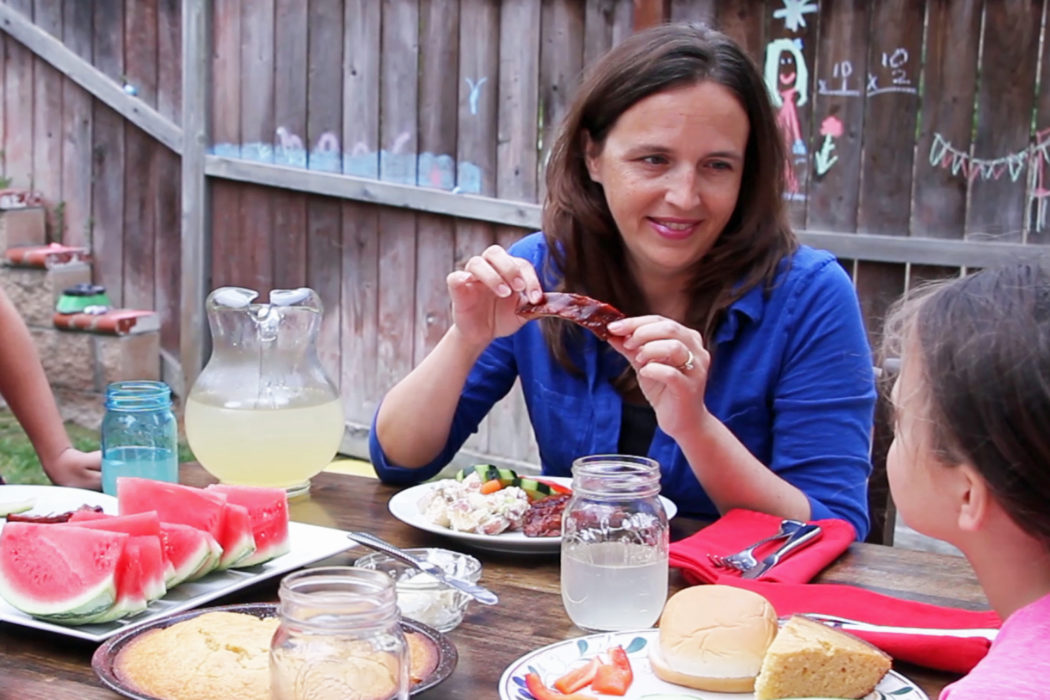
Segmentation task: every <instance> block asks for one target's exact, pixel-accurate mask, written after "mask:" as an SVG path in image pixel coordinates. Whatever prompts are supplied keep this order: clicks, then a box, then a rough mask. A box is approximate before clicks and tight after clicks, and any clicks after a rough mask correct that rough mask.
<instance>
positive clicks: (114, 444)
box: [101, 381, 179, 496]
mask: <svg viewBox="0 0 1050 700" xmlns="http://www.w3.org/2000/svg"><path fill="white" fill-rule="evenodd" d="M178 432H179V431H178V425H177V424H176V422H175V414H174V413H172V410H171V388H170V387H169V386H168V385H167V384H165V383H164V382H154V381H125V382H114V383H112V384H110V385H109V386H107V387H106V413H105V415H104V416H103V418H102V436H101V437H102V490H103V491H104V492H105V493H108V494H109V495H111V496H115V495H116V493H117V478H118V477H121V476H139V477H144V478H147V479H157V480H159V481H170V482H172V483H175V482H178V480H179V452H178Z"/></svg>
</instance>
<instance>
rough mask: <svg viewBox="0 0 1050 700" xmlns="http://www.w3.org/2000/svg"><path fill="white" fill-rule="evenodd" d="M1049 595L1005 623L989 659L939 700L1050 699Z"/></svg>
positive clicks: (988, 656)
mask: <svg viewBox="0 0 1050 700" xmlns="http://www.w3.org/2000/svg"><path fill="white" fill-rule="evenodd" d="M1047 649H1050V595H1045V596H1043V597H1042V598H1040V599H1039V600H1037V601H1035V602H1034V603H1030V604H1028V605H1026V606H1025V607H1023V608H1021V609H1020V610H1018V611H1016V612H1015V613H1014V614H1013V615H1011V616H1010V617H1009V618H1007V619H1006V622H1004V623H1003V626H1002V629H1001V630H999V634H998V636H997V637H996V639H995V641H994V642H992V646H991V648H990V649H989V650H988V655H987V656H985V657H984V658H983V659H981V661H980V663H978V664H977V665H976V666H974V668H973V670H972V671H970V673H969V674H967V675H966V676H965V677H963V678H960V679H959V680H958V681H956V682H955V683H952V684H951V685H949V686H948V687H946V688H945V689H944V690H943V691H942V692H941V696H940V700H949V699H950V700H989V698H1010V700H1037V699H1038V700H1043V699H1045V698H1048V697H1050V654H1048V653H1047Z"/></svg>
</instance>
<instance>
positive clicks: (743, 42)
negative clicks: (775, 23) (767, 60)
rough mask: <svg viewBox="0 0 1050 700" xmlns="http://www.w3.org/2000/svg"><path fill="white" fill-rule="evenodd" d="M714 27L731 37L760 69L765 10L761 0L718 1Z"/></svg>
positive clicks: (764, 31)
mask: <svg viewBox="0 0 1050 700" xmlns="http://www.w3.org/2000/svg"><path fill="white" fill-rule="evenodd" d="M715 7H716V10H717V11H716V14H715V26H716V27H717V28H718V29H719V30H720V31H722V32H724V33H725V34H727V35H728V36H730V37H732V39H733V40H734V41H736V42H737V43H738V44H740V46H741V47H742V48H743V49H744V51H745V52H746V53H747V55H748V56H751V58H753V59H754V60H755V63H756V64H758V66H759V68H761V67H762V58H763V56H765V48H766V37H767V36H768V35H767V33H766V16H767V15H766V10H765V2H763V0H757V1H756V0H718V2H717V3H716V4H715Z"/></svg>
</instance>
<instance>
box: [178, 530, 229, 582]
mask: <svg viewBox="0 0 1050 700" xmlns="http://www.w3.org/2000/svg"><path fill="white" fill-rule="evenodd" d="M201 532H203V533H204V540H205V542H206V543H207V545H208V556H207V557H205V558H204V560H203V561H202V562H201V564H200V566H199V567H197V569H196V571H194V572H193V573H191V574H190V575H189V576H187V577H186V581H196V580H197V579H200V578H203V577H205V576H207V575H208V574H210V573H211V572H213V571H215V570H216V569H217V568H218V566H219V560H220V559H222V546H221V545H220V544H219V543H218V541H216V539H215V538H214V537H212V536H211V535H210V534H209V533H207V532H205V531H204V530H201Z"/></svg>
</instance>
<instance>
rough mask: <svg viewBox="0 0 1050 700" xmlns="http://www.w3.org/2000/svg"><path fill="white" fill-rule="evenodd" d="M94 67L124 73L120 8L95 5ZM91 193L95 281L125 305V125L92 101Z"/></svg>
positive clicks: (110, 73) (111, 74)
mask: <svg viewBox="0 0 1050 700" xmlns="http://www.w3.org/2000/svg"><path fill="white" fill-rule="evenodd" d="M93 10H94V12H93V17H94V27H95V32H94V35H93V49H94V51H93V53H94V56H95V67H96V68H98V70H100V71H102V73H104V74H105V75H107V76H109V77H110V78H111V79H113V80H116V79H117V78H118V77H119V76H120V75H121V74H122V73H123V72H124V41H123V39H124V34H123V31H118V29H119V28H121V27H123V26H124V7H123V3H95V5H94V8H93ZM91 121H92V139H93V141H94V145H93V147H92V149H91V154H92V156H91V179H92V180H93V181H94V182H95V183H97V184H96V186H95V187H94V188H93V189H92V191H91V220H92V227H91V231H92V250H93V252H94V256H95V261H94V264H93V265H92V271H93V274H94V276H95V281H96V282H99V283H101V284H102V285H104V286H105V287H106V293H107V295H108V296H109V298H110V300H111V301H112V302H113V303H114V304H116V305H118V306H120V305H123V303H124V273H123V268H124V168H125V163H124V150H125V149H124V120H123V119H122V118H121V116H120V115H119V114H117V113H116V112H114V111H113V110H112V109H110V108H109V107H108V106H106V105H105V104H103V103H101V102H100V101H98V100H95V103H94V111H93V113H92V120H91Z"/></svg>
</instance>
